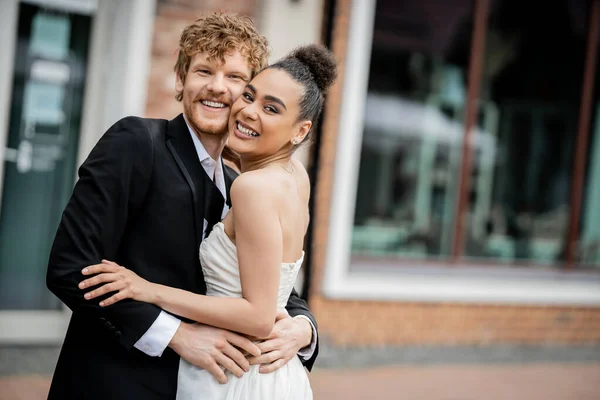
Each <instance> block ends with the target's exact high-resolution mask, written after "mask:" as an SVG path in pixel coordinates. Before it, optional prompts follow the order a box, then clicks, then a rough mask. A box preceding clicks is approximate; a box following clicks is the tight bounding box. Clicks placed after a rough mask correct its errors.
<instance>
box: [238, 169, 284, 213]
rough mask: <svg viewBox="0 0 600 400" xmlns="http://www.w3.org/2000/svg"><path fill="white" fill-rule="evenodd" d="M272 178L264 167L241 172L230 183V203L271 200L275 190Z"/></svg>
mask: <svg viewBox="0 0 600 400" xmlns="http://www.w3.org/2000/svg"><path fill="white" fill-rule="evenodd" d="M273 178H274V177H273V174H272V173H271V171H267V170H266V169H264V170H257V171H250V172H245V173H243V174H241V175H240V176H238V177H237V178H236V179H235V180H234V181H233V184H232V185H231V201H232V203H233V204H232V205H233V206H235V204H236V203H238V204H240V203H247V202H249V201H252V202H254V201H255V200H256V201H260V202H262V203H264V202H266V201H269V200H272V199H273V198H274V192H275V191H274V190H273V183H274V182H273Z"/></svg>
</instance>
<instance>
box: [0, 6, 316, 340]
mask: <svg viewBox="0 0 600 400" xmlns="http://www.w3.org/2000/svg"><path fill="white" fill-rule="evenodd" d="M0 9H1V10H2V12H1V13H0V48H1V49H2V56H1V57H0V143H1V145H0V344H18V345H22V344H36V345H45V344H49V345H59V344H60V343H62V340H63V338H64V334H65V332H66V327H67V324H68V321H69V316H70V312H69V310H68V309H66V307H65V306H64V305H62V304H61V303H60V301H59V300H58V299H56V297H54V296H53V295H52V294H51V293H50V292H49V291H48V290H47V289H46V284H45V275H46V267H47V260H48V254H49V251H50V246H51V244H52V240H53V237H54V234H55V232H56V227H57V226H58V222H59V220H60V217H61V214H62V210H63V209H64V206H65V205H66V203H67V201H68V199H69V197H70V193H71V191H72V188H73V184H74V182H75V179H76V170H77V167H78V166H79V165H80V164H81V163H82V162H83V161H84V160H85V158H86V157H87V155H88V153H89V152H90V150H91V149H92V148H93V146H94V144H95V143H96V141H97V140H98V139H99V138H100V136H101V135H102V133H104V132H105V131H106V129H107V128H108V127H110V126H111V125H112V124H113V123H114V122H116V121H117V120H118V119H120V118H123V117H125V116H128V115H139V116H148V117H154V118H168V119H170V118H174V117H175V116H177V115H178V114H179V113H180V112H181V105H180V104H179V103H178V102H177V101H176V100H175V98H174V95H175V74H174V72H173V66H174V65H175V60H176V55H177V54H176V51H177V48H178V44H179V37H180V35H181V32H182V30H183V28H184V27H185V26H186V25H187V24H189V23H191V22H193V21H194V20H196V19H197V18H198V17H199V16H200V15H202V14H204V13H210V12H218V11H227V12H236V13H238V14H242V15H247V16H250V17H251V18H252V19H253V20H254V21H255V22H256V24H257V25H258V27H259V29H260V31H261V32H262V33H263V34H264V35H266V36H267V37H269V38H272V39H271V41H270V42H271V53H272V54H271V55H272V57H274V58H275V57H281V56H282V55H283V54H285V53H286V52H287V51H289V50H290V49H291V48H293V47H295V46H297V45H299V44H302V43H309V42H315V41H319V39H320V35H321V31H322V27H321V18H322V12H323V10H322V9H323V3H322V1H321V0H310V1H305V2H294V1H285V2H281V1H278V0H223V1H200V0H126V1H122V0H0ZM282 31H285V35H281V34H278V33H279V32H282Z"/></svg>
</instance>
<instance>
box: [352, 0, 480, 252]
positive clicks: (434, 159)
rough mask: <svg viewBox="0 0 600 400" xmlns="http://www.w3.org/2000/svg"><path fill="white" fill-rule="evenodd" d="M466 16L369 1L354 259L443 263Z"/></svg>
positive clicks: (437, 6)
mask: <svg viewBox="0 0 600 400" xmlns="http://www.w3.org/2000/svg"><path fill="white" fill-rule="evenodd" d="M472 6H473V2H472V1H470V0H464V1H460V0H454V1H448V0H419V1H415V0H379V1H377V6H376V11H375V21H374V34H373V45H372V52H371V61H370V72H369V81H368V94H367V98H366V110H365V118H364V134H363V143H362V150H361V159H360V169H359V171H360V172H359V180H358V191H357V201H356V209H355V219H354V229H353V234H352V254H353V257H357V256H358V257H360V256H367V257H372V256H385V257H403V258H406V257H416V258H425V257H428V258H431V257H446V256H449V255H450V252H451V248H452V236H453V230H454V219H455V218H454V214H455V209H456V199H457V195H458V192H457V190H458V183H459V182H458V177H459V171H460V163H461V154H460V152H461V146H462V137H463V133H464V128H463V119H464V109H465V104H466V85H467V82H466V78H467V72H468V71H467V67H468V57H465V56H464V54H465V53H466V54H467V55H468V54H469V49H470V45H471V30H472V29H471V19H472Z"/></svg>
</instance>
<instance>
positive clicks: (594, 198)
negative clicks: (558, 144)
mask: <svg viewBox="0 0 600 400" xmlns="http://www.w3.org/2000/svg"><path fill="white" fill-rule="evenodd" d="M599 23H600V21H599ZM597 46H598V47H599V48H598V50H597V54H598V55H600V41H597ZM596 62H597V64H596V71H595V73H596V76H595V81H596V82H595V85H594V92H593V93H594V95H593V97H592V104H591V119H590V132H589V139H588V147H587V159H586V160H587V163H586V175H585V181H584V191H583V199H582V202H583V203H582V210H581V211H582V215H581V221H580V229H581V230H580V233H579V235H580V236H579V242H578V252H577V254H576V257H577V259H578V260H579V262H580V265H581V266H584V267H592V268H599V267H600V63H598V60H597V61H596Z"/></svg>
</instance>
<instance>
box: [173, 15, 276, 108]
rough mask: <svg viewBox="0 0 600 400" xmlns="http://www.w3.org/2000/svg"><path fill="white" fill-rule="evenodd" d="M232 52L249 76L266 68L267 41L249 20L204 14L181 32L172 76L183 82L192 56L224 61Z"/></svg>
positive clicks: (181, 95)
mask: <svg viewBox="0 0 600 400" xmlns="http://www.w3.org/2000/svg"><path fill="white" fill-rule="evenodd" d="M234 50H238V51H239V52H240V53H241V54H242V56H243V57H245V58H246V61H247V62H248V65H249V66H250V69H251V71H252V77H254V75H256V74H257V73H258V72H259V71H260V70H262V69H263V68H264V67H266V66H267V63H268V58H269V45H268V42H267V39H266V38H265V37H264V36H262V35H261V34H260V33H258V30H257V29H256V26H255V25H254V22H252V20H251V19H250V18H248V17H245V16H239V15H236V14H224V13H214V14H211V15H207V16H205V17H202V18H200V19H198V20H197V21H196V22H194V23H193V24H191V25H188V26H187V27H186V28H185V29H184V30H183V32H182V34H181V38H180V40H179V52H178V55H177V62H176V63H175V73H176V74H177V75H178V76H179V78H180V79H181V81H182V82H183V83H185V77H186V75H187V72H188V69H189V68H190V62H191V60H192V57H193V56H194V55H195V54H197V53H207V54H208V58H209V59H218V60H221V61H223V62H224V61H225V55H227V54H229V53H231V52H233V51H234ZM175 98H176V99H177V101H181V100H182V98H183V94H182V93H181V92H178V93H177V95H176V96H175Z"/></svg>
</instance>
